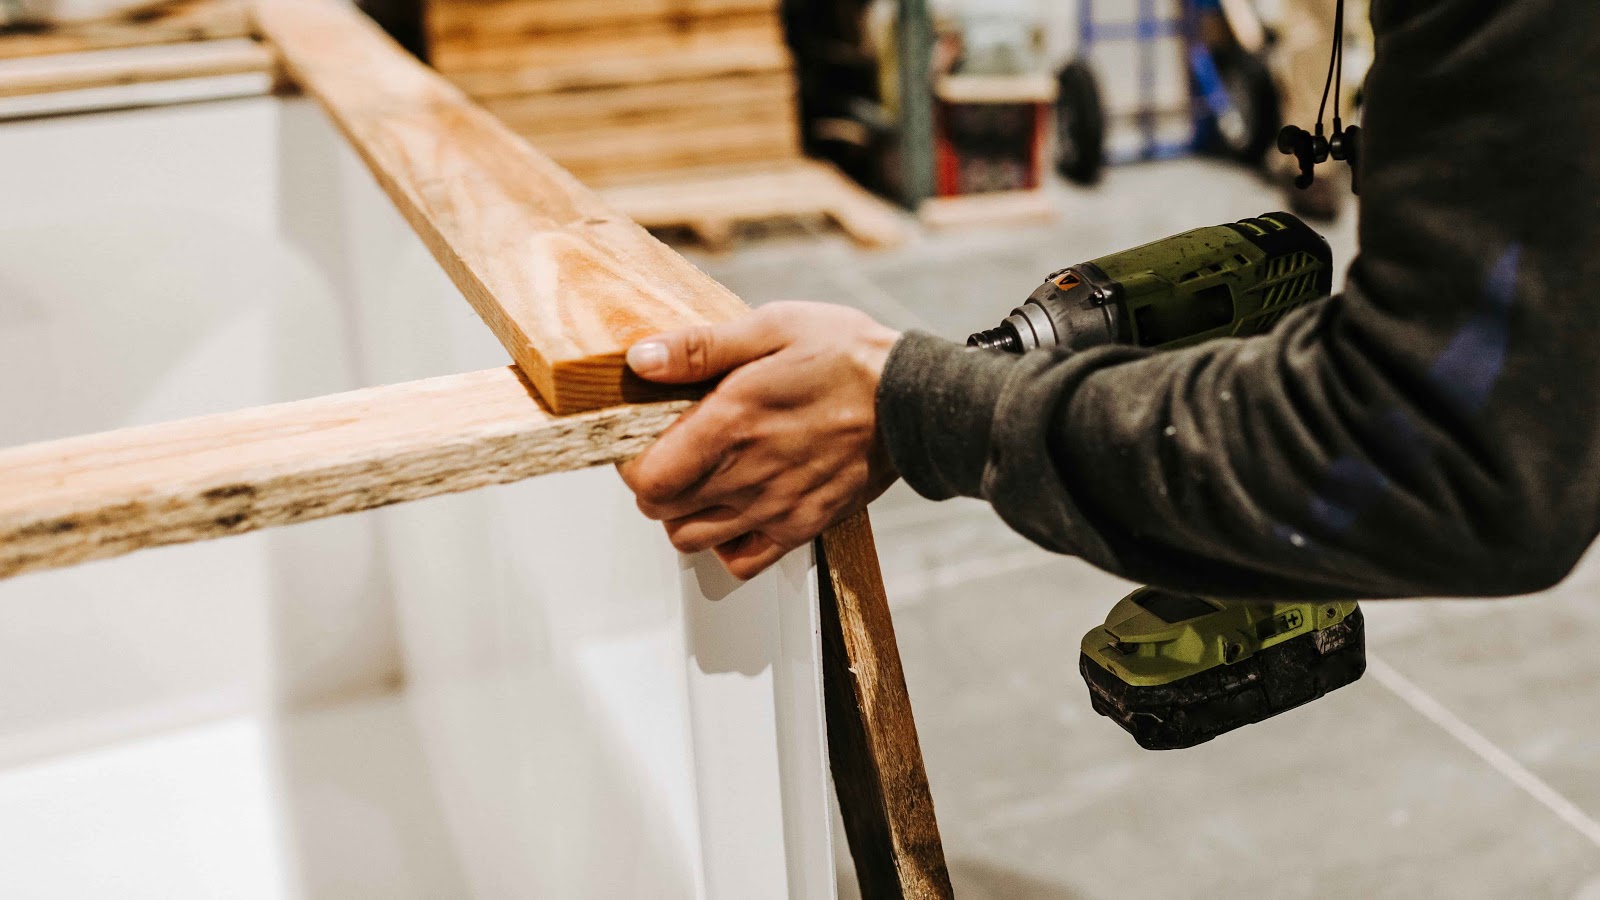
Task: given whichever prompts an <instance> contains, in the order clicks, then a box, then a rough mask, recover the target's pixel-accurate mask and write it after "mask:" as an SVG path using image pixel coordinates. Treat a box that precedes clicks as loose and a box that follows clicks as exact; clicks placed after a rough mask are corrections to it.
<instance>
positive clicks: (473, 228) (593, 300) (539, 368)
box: [257, 0, 747, 413]
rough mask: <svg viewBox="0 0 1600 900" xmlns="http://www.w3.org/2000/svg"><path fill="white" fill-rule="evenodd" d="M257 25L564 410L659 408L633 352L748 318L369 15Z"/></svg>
mask: <svg viewBox="0 0 1600 900" xmlns="http://www.w3.org/2000/svg"><path fill="white" fill-rule="evenodd" d="M257 15H258V18H259V22H260V26H261V29H262V31H263V32H264V33H265V35H266V37H267V38H268V39H269V40H271V41H272V42H273V44H275V45H276V46H277V48H278V51H279V53H280V54H281V55H282V57H283V60H284V64H285V66H286V68H287V69H288V71H289V74H290V76H291V77H292V78H293V79H294V80H295V81H296V82H298V83H299V85H300V86H301V87H302V88H303V89H304V90H305V91H306V92H307V93H309V94H311V96H313V97H315V98H316V99H317V101H318V102H320V103H321V104H322V106H323V108H324V109H325V110H327V112H328V115H329V116H330V117H331V118H332V119H333V121H334V122H335V123H336V124H337V125H338V126H339V128H340V129H341V130H342V131H343V132H344V134H345V136H346V137H347V138H348V139H349V141H350V144H351V146H352V147H354V149H355V150H356V152H357V153H359V154H360V155H361V157H362V158H363V159H364V160H365V161H366V163H367V165H368V167H369V168H371V170H372V172H373V174H374V175H375V176H376V177H377V180H378V183H379V184H380V185H382V186H383V189H384V190H385V191H386V192H387V193H388V194H389V197H390V198H391V199H392V200H393V201H394V203H395V205H396V206H397V207H399V209H400V212H401V213H402V214H403V215H404V216H405V217H406V219H407V220H408V221H409V222H410V223H411V226H412V228H413V229H414V230H415V231H416V232H417V234H418V235H419V236H421V238H422V240H423V242H424V243H425V244H427V246H428V248H429V249H430V250H431V251H432V252H433V255H434V258H435V259H437V260H438V261H439V264H440V265H441V266H442V267H443V268H444V270H445V272H446V273H447V274H448V275H449V276H450V278H451V279H452V280H453V281H454V282H455V284H456V287H458V288H460V290H461V292H462V293H463V294H465V295H466V297H467V299H468V301H470V302H471V303H472V306H473V308H474V309H476V310H477V311H478V315H479V316H481V317H482V318H483V320H484V321H485V322H486V323H488V325H489V327H490V329H492V330H493V331H494V333H495V336H496V337H498V338H499V339H500V343H501V344H502V345H503V346H505V348H506V349H507V351H508V352H510V354H511V357H512V359H513V360H515V361H516V363H517V365H518V366H520V367H521V368H522V371H523V372H524V373H525V374H526V375H527V376H528V379H529V380H530V381H532V382H533V384H534V385H535V386H536V387H537V388H538V389H539V392H540V394H541V395H543V396H544V398H545V400H546V401H547V402H548V403H549V404H550V406H551V407H552V408H554V409H555V411H556V412H558V413H570V412H576V411H580V410H585V409H594V408H597V407H601V406H608V405H612V404H616V403H622V402H629V401H635V400H643V399H652V398H660V397H662V396H664V395H666V392H664V391H663V390H662V389H661V388H659V387H657V386H653V385H649V384H647V383H645V382H643V381H641V380H639V379H637V378H634V377H633V376H632V375H631V374H629V373H627V371H626V367H625V366H624V365H623V361H622V354H623V352H624V351H625V350H626V349H627V347H628V346H629V345H630V344H632V343H634V342H635V341H637V340H639V339H641V338H644V337H647V336H649V335H652V334H655V333H657V332H660V331H662V330H665V329H669V328H675V327H680V326H683V325H687V324H695V323H699V322H716V321H725V320H727V319H730V318H732V317H734V316H738V315H742V314H744V313H745V312H747V308H746V307H745V305H744V304H743V303H742V302H740V300H739V298H737V297H735V296H734V295H733V294H732V293H730V292H729V291H728V290H727V289H726V288H724V287H722V286H721V285H719V284H717V283H716V282H714V281H712V280H711V279H709V278H707V277H706V276H705V275H704V274H702V273H701V272H700V271H699V270H698V269H696V268H695V267H694V266H693V265H692V264H690V263H689V262H688V261H687V260H685V259H684V258H683V257H681V256H679V255H678V254H676V253H674V252H673V251H672V250H670V249H669V248H668V247H667V246H666V245H664V244H662V243H661V242H660V241H657V240H656V239H655V238H653V237H651V236H650V235H649V233H648V232H646V231H645V230H644V229H642V228H640V227H639V226H638V225H636V224H634V223H633V222H631V221H629V220H628V219H627V218H625V217H623V216H621V215H618V214H616V213H614V212H612V211H611V209H610V208H608V207H607V206H605V204H603V203H601V202H600V200H599V199H598V198H597V197H595V195H594V194H592V193H590V192H589V190H588V189H587V188H585V187H583V185H581V184H579V183H578V182H577V180H576V179H574V178H573V177H572V176H571V175H570V174H568V173H567V172H566V171H564V170H562V169H561V168H560V167H559V166H557V165H556V164H555V163H553V162H551V161H550V160H549V159H547V158H546V157H545V156H544V155H543V154H541V153H539V152H537V151H535V150H534V149H533V148H532V147H530V146H528V144H527V143H526V142H524V141H523V140H521V139H520V138H518V137H517V136H516V135H515V134H513V133H512V132H511V131H510V130H509V129H508V128H506V126H505V125H503V124H502V123H501V122H500V121H499V120H497V119H496V118H495V117H494V116H493V115H491V114H490V113H488V112H486V111H485V110H483V109H482V108H480V107H478V106H476V105H475V104H473V103H472V102H471V101H469V100H468V99H467V98H466V97H465V96H464V95H462V93H461V92H460V91H459V90H457V89H456V88H454V87H452V86H450V85H449V84H447V83H446V82H444V81H443V80H442V79H441V78H440V77H439V76H438V75H436V74H434V73H433V72H432V71H430V70H429V69H427V68H426V67H424V66H422V65H421V64H420V63H417V62H416V61H414V60H413V59H411V58H410V57H408V56H405V55H404V54H403V53H401V52H400V51H399V48H398V47H397V46H396V45H395V44H394V42H392V41H390V40H389V39H388V38H387V37H386V36H384V35H383V34H382V33H381V32H379V31H378V30H377V28H375V27H374V26H373V25H372V24H371V23H370V22H369V21H368V20H366V19H365V18H363V17H362V16H361V15H360V14H359V13H358V12H356V11H355V10H353V9H350V8H348V7H345V6H342V5H336V4H334V3H331V2H323V0H263V2H262V3H261V4H260V5H259V7H258V8H257Z"/></svg>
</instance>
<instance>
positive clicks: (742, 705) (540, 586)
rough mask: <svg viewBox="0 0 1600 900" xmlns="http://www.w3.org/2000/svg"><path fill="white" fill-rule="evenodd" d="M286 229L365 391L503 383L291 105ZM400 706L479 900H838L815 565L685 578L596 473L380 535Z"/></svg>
mask: <svg viewBox="0 0 1600 900" xmlns="http://www.w3.org/2000/svg"><path fill="white" fill-rule="evenodd" d="M282 135H283V137H282V140H283V159H284V161H285V163H284V164H285V169H284V171H285V173H286V175H287V174H289V173H292V174H293V177H294V178H295V186H294V187H293V188H292V189H290V190H288V191H286V193H285V208H284V212H283V215H284V221H285V223H286V225H287V226H288V227H290V228H291V230H292V232H293V233H294V234H295V235H296V238H295V239H296V240H297V241H298V242H300V243H301V244H302V245H303V246H304V247H305V248H306V251H307V252H308V253H309V254H311V255H313V256H315V257H317V258H318V259H319V260H321V261H322V263H323V265H324V266H325V267H326V270H327V271H328V272H329V273H330V275H329V277H330V279H331V280H332V281H334V282H335V283H337V284H339V285H340V290H341V293H344V294H345V295H346V296H351V297H354V298H356V300H355V303H356V309H355V311H354V312H353V313H352V321H353V323H354V324H353V327H354V328H355V330H356V332H357V333H358V334H359V335H360V337H361V341H360V349H359V354H358V355H359V358H360V359H361V361H362V365H363V369H364V377H365V378H366V379H367V380H369V381H374V382H378V381H393V380H399V379H403V378H416V377H422V376H424V375H429V374H436V373H439V372H447V371H457V370H460V369H465V368H473V367H483V366H493V365H504V364H505V363H506V361H507V360H506V356H505V352H504V351H503V350H502V349H501V348H500V347H499V345H498V344H497V343H496V342H495V341H494V339H493V337H492V335H491V334H490V333H489V331H488V329H486V328H485V327H484V326H483V325H482V323H481V322H479V321H478V320H477V317H476V316H475V315H474V314H473V313H472V312H471V311H470V307H469V306H468V305H467V304H466V302H465V301H464V300H462V299H461V298H460V296H459V294H457V293H456V291H455V290H454V289H453V288H452V287H450V285H449V284H448V282H447V281H446V280H445V279H444V277H443V276H442V274H441V273H440V272H439V270H438V267H437V266H436V265H435V264H434V263H433V262H432V260H431V259H430V258H429V257H428V255H427V252H426V250H425V248H423V247H422V245H421V243H420V242H419V241H418V240H417V238H416V237H415V235H414V234H412V233H411V231H410V230H409V228H408V227H407V226H406V225H405V224H404V222H403V221H402V220H401V219H400V217H399V216H398V214H397V213H395V211H394V210H393V209H392V207H391V206H390V204H389V203H388V201H387V199H386V198H384V197H383V196H382V194H381V192H379V190H378V189H377V186H376V184H375V183H374V182H373V180H372V178H371V176H370V175H369V174H368V173H367V172H366V170H365V168H364V167H363V166H362V165H361V163H360V162H359V161H358V160H357V159H356V158H355V157H354V155H353V154H352V153H351V152H350V151H349V149H348V148H347V147H344V146H343V144H342V142H341V141H340V140H339V139H338V138H337V136H336V135H334V134H333V133H332V132H331V131H330V129H329V128H328V125H327V123H326V122H325V121H324V120H323V118H322V116H321V114H320V113H319V112H318V111H317V110H316V109H314V108H313V107H311V106H310V105H309V104H307V103H304V102H293V103H290V104H288V105H286V108H285V112H284V117H283V132H282ZM380 519H381V523H382V533H383V535H384V538H385V541H384V543H385V546H386V547H387V550H388V562H389V568H390V570H391V572H392V573H393V578H392V581H393V584H394V590H395V593H396V598H397V601H398V603H399V607H400V615H401V626H402V627H401V635H402V644H403V646H404V650H405V655H406V669H407V691H408V693H409V694H410V696H411V698H412V702H413V707H414V709H415V710H416V712H417V716H418V722H419V733H420V735H421V739H422V743H423V748H424V752H425V755H426V757H427V759H428V761H429V763H430V765H431V767H432V769H433V772H434V777H435V779H436V780H437V783H438V786H439V796H440V798H441V800H440V802H441V805H442V807H443V809H444V816H445V819H446V821H447V823H448V827H449V829H450V832H451V834H452V835H453V836H454V838H455V845H456V847H457V850H458V853H459V856H460V864H461V867H462V871H463V872H464V874H465V878H466V880H467V881H468V883H469V884H470V885H471V886H472V889H473V892H474V893H475V895H476V896H480V897H490V898H499V897H526V896H534V897H546V896H548V897H563V898H566V897H574V898H584V897H595V898H609V897H634V896H649V897H652V898H656V897H660V898H672V897H708V898H730V900H732V898H737V900H745V898H761V897H783V896H792V897H831V896H833V892H834V877H833V864H832V850H831V846H830V843H829V840H830V837H829V820H828V806H827V791H828V781H827V774H826V772H827V763H826V755H825V753H826V751H825V739H824V731H823V721H822V700H821V690H820V684H821V682H820V661H819V656H820V654H819V651H818V643H817V623H816V593H815V584H816V579H815V569H814V565H813V563H812V560H811V557H810V553H809V549H808V550H807V551H803V552H799V553H796V554H793V555H791V557H790V558H789V559H787V560H786V561H785V562H784V563H783V564H782V565H781V566H779V567H776V568H774V570H773V571H771V572H769V573H767V574H766V575H764V576H763V577H761V578H759V579H756V580H754V581H752V582H750V583H748V584H743V585H739V584H737V583H736V582H733V581H732V579H730V578H729V577H728V576H727V575H726V574H725V573H723V572H722V571H721V569H720V567H717V566H716V564H715V562H714V561H713V560H711V559H710V558H709V557H697V558H693V559H687V560H685V559H683V558H681V557H680V556H679V555H678V554H677V553H675V552H674V551H673V550H672V548H671V547H670V545H668V544H667V542H666V540H665V538H664V536H663V535H662V533H661V531H660V528H659V526H657V525H655V524H654V523H650V522H648V521H646V520H645V519H644V518H643V517H641V516H640V515H639V514H638V512H637V510H636V508H635V506H634V503H633V499H632V496H631V495H630V494H629V493H628V492H627V490H626V489H625V488H624V487H623V485H622V484H621V482H620V480H619V479H618V478H617V477H616V475H615V473H614V472H612V471H610V470H609V469H602V470H592V471H587V472H579V473H571V474H567V475H560V476H550V477H545V478H539V479H535V480H533V481H529V482H524V483H521V484H517V485H510V486H505V487H499V488H492V489H489V490H485V491H479V492H476V493H473V494H468V495H464V496H459V497H446V498H437V499H434V500H430V501H425V502H423V503H420V504H411V505H408V506H404V507H397V508H394V509H389V510H384V511H383V512H382V513H381V514H380Z"/></svg>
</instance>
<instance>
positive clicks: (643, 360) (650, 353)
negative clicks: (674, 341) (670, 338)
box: [628, 341, 667, 375]
mask: <svg viewBox="0 0 1600 900" xmlns="http://www.w3.org/2000/svg"><path fill="white" fill-rule="evenodd" d="M666 367H667V345H666V344H663V343H661V342H660V341H645V342H643V343H639V344H634V345H633V346H632V347H629V348H628V368H630V369H632V370H634V371H635V372H638V373H639V374H640V375H649V374H651V373H653V372H659V371H661V370H662V369H665V368H666Z"/></svg>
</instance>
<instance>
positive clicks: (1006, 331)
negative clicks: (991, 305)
mask: <svg viewBox="0 0 1600 900" xmlns="http://www.w3.org/2000/svg"><path fill="white" fill-rule="evenodd" d="M1115 296H1116V285H1114V284H1112V283H1111V282H1110V280H1109V279H1108V278H1107V277H1106V275H1105V273H1104V272H1102V271H1100V269H1099V268H1098V267H1096V266H1095V265H1094V264H1093V263H1083V264H1081V265H1076V266H1070V267H1068V268H1065V269H1062V270H1060V271H1058V272H1054V273H1052V274H1051V275H1050V277H1049V278H1048V279H1046V280H1045V283H1044V284H1042V285H1040V286H1039V288H1038V290H1036V291H1034V292H1033V294H1032V295H1031V296H1029V297H1028V299H1027V300H1026V301H1025V302H1024V303H1023V304H1022V305H1021V306H1019V307H1017V308H1016V309H1013V310H1012V311H1011V315H1009V316H1006V318H1005V321H1003V322H1001V323H1000V324H999V325H997V326H995V327H994V328H990V329H988V330H987V331H980V332H977V333H976V334H973V335H972V336H970V337H968V338H967V346H968V347H974V348H978V349H983V350H1001V351H1004V352H1006V353H1026V352H1028V351H1029V350H1039V349H1045V350H1049V349H1052V348H1057V347H1059V348H1062V349H1066V350H1085V349H1088V348H1089V347H1095V346H1099V345H1100V344H1109V343H1112V342H1115V341H1118V340H1121V339H1122V337H1123V336H1122V334H1121V331H1122V323H1121V310H1120V308H1119V307H1118V306H1117V305H1116V304H1114V303H1113V302H1112V300H1113V299H1114V298H1115Z"/></svg>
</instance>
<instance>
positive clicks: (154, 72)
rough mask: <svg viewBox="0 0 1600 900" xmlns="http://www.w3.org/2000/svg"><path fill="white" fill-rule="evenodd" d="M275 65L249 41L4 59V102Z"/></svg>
mask: <svg viewBox="0 0 1600 900" xmlns="http://www.w3.org/2000/svg"><path fill="white" fill-rule="evenodd" d="M274 64H275V63H274V60H273V56H272V52H271V51H270V50H268V49H267V48H265V47H263V46H261V45H260V44H258V43H256V42H254V41H252V40H249V39H247V38H237V39H232V40H224V41H203V42H196V43H188V44H161V45H155V46H148V47H128V48H123V49H120V50H93V51H90V52H87V53H67V54H62V55H60V56H29V57H22V58H18V59H5V60H0V97H21V96H28V95H33V94H50V93H56V92H60V91H73V90H81V89H84V88H102V87H117V86H122V85H130V84H148V83H152V82H157V81H178V80H180V79H185V78H206V77H210V76H216V75H239V74H244V73H249V72H271V71H272V70H273V67H274Z"/></svg>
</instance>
